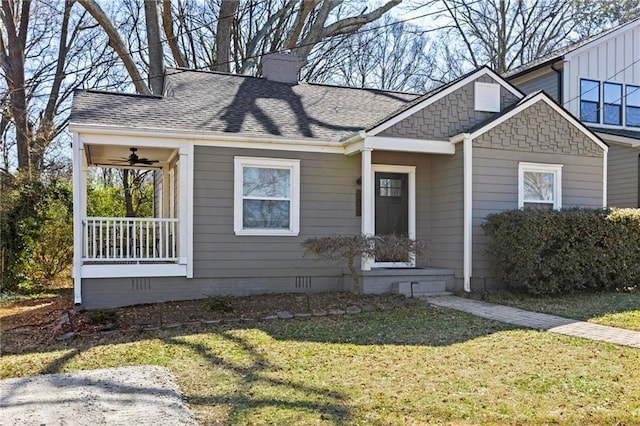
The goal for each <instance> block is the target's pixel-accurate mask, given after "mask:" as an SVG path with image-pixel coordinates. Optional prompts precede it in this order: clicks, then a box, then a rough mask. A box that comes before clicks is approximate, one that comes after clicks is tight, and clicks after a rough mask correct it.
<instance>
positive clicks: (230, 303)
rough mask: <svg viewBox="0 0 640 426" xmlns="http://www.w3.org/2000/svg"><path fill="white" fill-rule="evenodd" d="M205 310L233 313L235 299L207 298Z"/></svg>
mask: <svg viewBox="0 0 640 426" xmlns="http://www.w3.org/2000/svg"><path fill="white" fill-rule="evenodd" d="M207 309H209V311H210V312H233V311H235V298H234V297H232V296H218V295H213V296H209V297H207Z"/></svg>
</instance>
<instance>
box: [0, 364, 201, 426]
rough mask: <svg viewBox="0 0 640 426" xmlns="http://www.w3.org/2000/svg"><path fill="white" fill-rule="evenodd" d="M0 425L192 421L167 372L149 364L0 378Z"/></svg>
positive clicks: (187, 425)
mask: <svg viewBox="0 0 640 426" xmlns="http://www.w3.org/2000/svg"><path fill="white" fill-rule="evenodd" d="M0 413H2V414H1V415H0V425H46V426H64V425H74V426H85V425H86V426H89V425H91V426H96V425H136V426H143V425H150V426H154V425H185V426H191V425H194V426H195V425H197V424H198V422H197V421H196V418H195V416H194V414H193V413H192V412H191V410H190V409H189V408H188V406H187V404H186V403H185V402H184V401H183V398H182V395H181V394H180V391H179V389H178V386H177V385H176V383H175V382H174V380H173V375H172V374H171V372H170V371H169V370H168V369H166V368H164V367H158V366H153V365H146V366H140V367H121V368H106V369H101V370H90V371H76V372H74V373H63V374H45V375H41V376H29V377H21V378H18V379H5V380H0Z"/></svg>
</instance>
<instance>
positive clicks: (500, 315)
mask: <svg viewBox="0 0 640 426" xmlns="http://www.w3.org/2000/svg"><path fill="white" fill-rule="evenodd" d="M425 300H426V301H427V302H428V303H429V304H430V305H433V306H439V307H442V308H449V309H455V310H456V311H462V312H467V313H469V314H472V315H476V316H479V317H482V318H487V319H491V320H495V321H500V322H505V323H507V324H514V325H518V326H521V327H528V328H535V329H538V330H544V331H550V332H552V333H559V334H564V335H567V336H573V337H582V338H585V339H591V340H600V341H603V342H609V343H615V344H617V345H624V346H631V347H632V348H640V332H638V331H631V330H625V329H623V328H616V327H609V326H606V325H599V324H592V323H589V322H586V321H578V320H574V319H569V318H563V317H559V316H556V315H549V314H541V313H538V312H531V311H525V310H523V309H518V308H512V307H509V306H504V305H496V304H494V303H488V302H482V301H479V300H472V299H465V298H463V297H456V296H434V297H427V298H425Z"/></svg>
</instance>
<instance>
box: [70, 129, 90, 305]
mask: <svg viewBox="0 0 640 426" xmlns="http://www.w3.org/2000/svg"><path fill="white" fill-rule="evenodd" d="M72 150H73V160H72V163H73V272H72V276H73V295H74V303H75V304H81V303H82V254H83V244H84V243H83V241H84V227H83V226H82V221H83V220H84V218H85V216H86V215H87V168H86V166H85V165H84V148H83V146H82V143H81V142H80V138H79V136H78V134H77V133H74V134H73V146H72Z"/></svg>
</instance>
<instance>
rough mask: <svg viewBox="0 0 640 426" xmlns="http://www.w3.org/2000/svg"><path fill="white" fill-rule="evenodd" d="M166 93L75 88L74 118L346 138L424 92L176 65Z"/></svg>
mask: <svg viewBox="0 0 640 426" xmlns="http://www.w3.org/2000/svg"><path fill="white" fill-rule="evenodd" d="M165 79H166V94H167V96H164V97H156V96H141V95H123V94H120V93H108V92H99V91H93V90H82V91H77V92H76V93H75V94H74V99H73V108H72V112H71V117H70V121H71V123H72V124H76V125H78V124H79V125H83V124H94V125H102V126H113V127H120V128H122V127H125V128H134V129H148V130H179V131H183V132H185V133H186V132H213V133H225V134H242V135H255V136H265V135H269V136H276V137H282V138H291V139H305V138H309V139H318V140H324V141H339V140H341V139H343V138H345V137H346V136H348V135H351V134H353V133H354V132H357V131H360V130H362V129H365V128H368V127H369V126H371V125H372V124H374V123H376V122H377V121H379V120H380V119H382V118H383V117H385V116H387V115H389V114H391V113H392V112H393V111H396V110H398V109H399V108H401V107H402V106H404V105H405V104H407V103H408V102H410V101H412V100H413V99H415V98H417V97H418V95H415V94H409V93H398V92H388V91H382V90H374V89H357V88H350V87H342V86H331V85H323V84H311V83H298V84H296V85H291V84H287V83H279V82H274V81H270V80H266V79H263V78H256V77H249V76H242V75H235V74H227V73H219V72H209V71H193V70H187V69H170V70H168V71H167V73H166V76H165Z"/></svg>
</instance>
